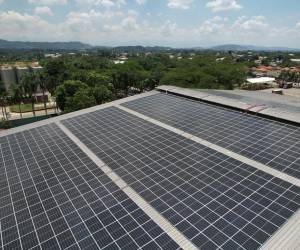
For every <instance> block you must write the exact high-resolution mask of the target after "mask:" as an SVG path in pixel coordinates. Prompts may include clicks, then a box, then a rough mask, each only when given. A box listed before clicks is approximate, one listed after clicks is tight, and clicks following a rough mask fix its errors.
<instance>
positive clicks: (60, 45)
mask: <svg viewBox="0 0 300 250" xmlns="http://www.w3.org/2000/svg"><path fill="white" fill-rule="evenodd" d="M91 48H92V46H91V45H89V44H85V43H81V42H19V41H6V40H1V39H0V49H20V50H28V49H38V50H86V49H91Z"/></svg>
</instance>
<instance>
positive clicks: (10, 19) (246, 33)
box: [0, 8, 300, 47]
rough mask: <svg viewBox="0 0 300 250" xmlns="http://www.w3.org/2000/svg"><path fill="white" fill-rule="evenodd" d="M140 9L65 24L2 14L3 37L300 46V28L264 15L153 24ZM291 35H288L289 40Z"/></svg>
mask: <svg viewBox="0 0 300 250" xmlns="http://www.w3.org/2000/svg"><path fill="white" fill-rule="evenodd" d="M148 18H149V17H147V16H146V15H145V16H142V15H139V13H137V12H135V11H132V10H131V11H123V10H122V9H119V8H117V9H110V8H109V9H106V8H103V9H102V10H101V11H100V10H98V9H97V8H95V9H93V8H91V9H90V10H89V11H76V12H75V11H73V12H70V13H69V14H67V15H66V17H65V19H64V20H63V21H59V22H54V23H52V22H50V21H46V20H44V19H43V16H42V15H40V16H39V15H35V14H33V15H30V14H28V13H19V12H16V11H5V12H1V11H0V30H1V38H3V39H7V40H22V41H24V40H25V41H82V42H86V43H90V44H95V45H110V46H116V45H132V44H142V45H166V46H203V45H207V46H212V45H214V44H222V43H238V44H254V45H265V46H289V47H299V45H298V42H297V41H299V40H300V32H299V28H300V25H299V24H298V28H297V27H296V24H295V25H294V26H293V27H285V26H283V27H274V26H272V25H271V24H269V22H268V20H267V19H266V18H265V17H263V16H254V17H239V18H237V19H235V20H232V19H227V18H226V17H220V16H216V17H214V18H210V19H208V20H206V21H203V22H202V23H201V24H200V25H199V26H198V27H195V28H192V27H189V28H186V27H185V26H180V25H179V24H176V23H175V22H174V21H170V20H168V19H167V20H166V21H165V22H163V23H161V22H159V21H152V20H153V19H152V18H150V19H151V21H150V20H148V21H147V19H148ZM286 37H289V39H288V40H287V39H286Z"/></svg>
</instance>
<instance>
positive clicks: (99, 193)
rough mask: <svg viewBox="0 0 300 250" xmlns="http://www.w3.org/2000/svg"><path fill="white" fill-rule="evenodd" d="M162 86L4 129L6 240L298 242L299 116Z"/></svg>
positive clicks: (131, 244) (175, 244)
mask: <svg viewBox="0 0 300 250" xmlns="http://www.w3.org/2000/svg"><path fill="white" fill-rule="evenodd" d="M160 90H161V91H166V90H168V94H166V93H160V92H158V91H151V92H148V93H144V94H141V95H137V96H132V97H128V98H125V99H121V100H117V101H114V102H111V103H107V104H104V105H101V106H97V107H93V108H90V109H86V110H81V111H78V112H74V113H70V114H66V115H62V116H59V117H55V118H51V119H48V120H44V121H41V122H37V123H33V124H30V125H26V126H23V127H18V128H15V129H11V130H7V131H3V132H1V133H2V134H0V136H1V137H0V149H1V155H0V157H1V163H0V215H1V217H0V218H1V220H0V226H1V234H0V235H1V237H0V246H1V248H3V249H6V248H7V249H8V248H10V249H11V248H23V249H30V248H34V247H36V246H40V247H41V248H47V249H49V248H50V247H52V248H54V249H67V248H69V249H70V248H72V249H73V248H77V249H78V248H79V249H84V248H88V249H91V248H95V249H100V248H101V249H104V248H106V249H120V248H121V249H125V248H127V249H136V248H142V249H177V248H178V249H179V248H182V249H197V248H201V249H258V248H261V249H274V247H280V246H281V247H282V248H286V249H296V247H298V246H299V239H300V234H299V233H300V223H299V219H300V211H299V208H300V165H299V164H300V157H299V156H300V147H299V141H300V137H299V136H300V133H299V132H300V128H299V124H296V123H294V124H290V123H288V122H285V121H281V122H279V121H274V120H272V119H267V118H265V117H259V116H254V115H252V114H249V113H246V112H244V111H245V110H246V107H247V105H248V104H245V103H242V102H240V104H239V106H238V105H237V103H238V102H239V101H237V100H238V99H237V98H229V97H228V96H227V97H222V96H220V95H219V96H218V95H213V94H208V93H207V92H201V91H195V90H186V89H181V88H175V87H171V86H161V87H160ZM218 93H219V92H218ZM220 93H222V92H220ZM224 93H225V92H224ZM179 94H180V95H181V96H178V95H179ZM182 96H185V97H182ZM191 98H192V99H191ZM221 104H222V105H223V106H221ZM225 106H226V107H225ZM229 106H231V107H234V106H235V110H233V109H231V108H228V107H229ZM237 106H238V107H237ZM282 120H283V119H282Z"/></svg>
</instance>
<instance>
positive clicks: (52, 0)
mask: <svg viewBox="0 0 300 250" xmlns="http://www.w3.org/2000/svg"><path fill="white" fill-rule="evenodd" d="M28 2H29V3H32V4H39V5H54V4H61V5H64V4H67V3H68V0H28Z"/></svg>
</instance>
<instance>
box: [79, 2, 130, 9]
mask: <svg viewBox="0 0 300 250" xmlns="http://www.w3.org/2000/svg"><path fill="white" fill-rule="evenodd" d="M76 2H77V3H79V4H81V5H84V6H87V5H90V6H98V7H104V8H113V7H118V8H120V7H121V6H123V5H125V4H126V1H125V0H76Z"/></svg>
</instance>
